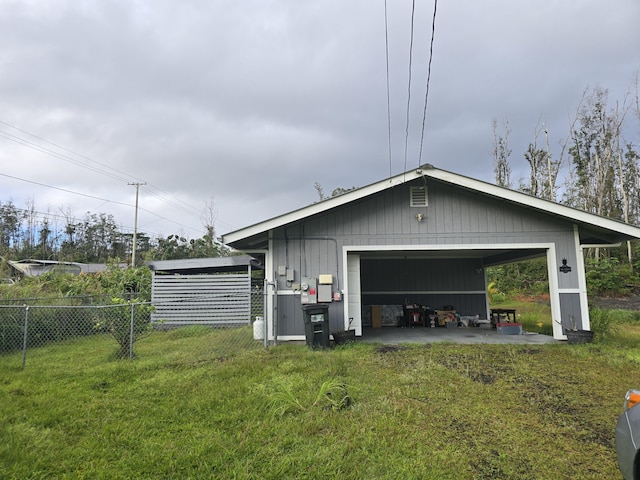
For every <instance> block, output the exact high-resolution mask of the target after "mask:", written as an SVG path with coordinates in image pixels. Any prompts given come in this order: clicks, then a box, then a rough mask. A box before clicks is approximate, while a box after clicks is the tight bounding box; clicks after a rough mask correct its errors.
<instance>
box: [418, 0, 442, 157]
mask: <svg viewBox="0 0 640 480" xmlns="http://www.w3.org/2000/svg"><path fill="white" fill-rule="evenodd" d="M437 10H438V0H433V20H432V21H431V43H430V44H429V66H428V68H427V88H426V92H425V94H424V110H423V112H422V134H421V135H420V154H419V155H418V167H419V166H420V165H421V164H422V145H423V143H424V127H425V124H426V121H427V104H428V102H429V83H430V81H431V60H433V39H434V37H435V35H436V11H437Z"/></svg>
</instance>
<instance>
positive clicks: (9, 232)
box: [0, 200, 23, 256]
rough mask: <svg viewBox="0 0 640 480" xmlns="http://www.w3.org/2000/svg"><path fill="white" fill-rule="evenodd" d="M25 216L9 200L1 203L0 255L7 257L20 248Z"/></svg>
mask: <svg viewBox="0 0 640 480" xmlns="http://www.w3.org/2000/svg"><path fill="white" fill-rule="evenodd" d="M22 220H23V214H21V213H20V211H19V210H18V208H16V206H15V205H14V204H13V201H11V200H9V201H8V202H6V203H4V204H3V203H2V202H0V255H2V256H5V255H7V254H9V253H10V252H15V251H16V250H17V248H18V247H19V243H20V242H19V240H20V230H21V228H20V227H21V223H22Z"/></svg>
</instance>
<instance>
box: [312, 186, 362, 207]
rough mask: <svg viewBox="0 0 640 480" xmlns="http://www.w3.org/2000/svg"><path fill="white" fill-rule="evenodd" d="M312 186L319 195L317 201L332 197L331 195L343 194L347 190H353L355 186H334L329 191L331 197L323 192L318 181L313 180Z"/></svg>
mask: <svg viewBox="0 0 640 480" xmlns="http://www.w3.org/2000/svg"><path fill="white" fill-rule="evenodd" d="M313 188H315V189H316V193H317V194H318V197H319V200H318V201H319V202H321V201H323V200H326V199H327V198H333V197H337V196H339V195H343V194H345V193H347V192H350V191H351V190H355V189H356V187H355V186H352V187H350V188H344V187H336V188H334V189H333V190H332V191H331V197H327V196H325V194H324V189H323V188H322V185H320V184H319V183H318V182H314V184H313Z"/></svg>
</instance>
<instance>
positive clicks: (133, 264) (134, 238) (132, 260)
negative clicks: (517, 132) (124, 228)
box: [129, 182, 147, 267]
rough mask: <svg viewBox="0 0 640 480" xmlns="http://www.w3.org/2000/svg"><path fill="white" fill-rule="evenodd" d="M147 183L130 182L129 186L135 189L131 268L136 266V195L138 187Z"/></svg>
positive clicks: (138, 190)
mask: <svg viewBox="0 0 640 480" xmlns="http://www.w3.org/2000/svg"><path fill="white" fill-rule="evenodd" d="M146 184H147V183H146V182H144V183H140V182H131V183H129V185H135V187H136V213H135V216H134V220H133V245H132V246H131V266H132V267H135V266H136V243H138V241H137V237H138V194H139V193H140V185H146Z"/></svg>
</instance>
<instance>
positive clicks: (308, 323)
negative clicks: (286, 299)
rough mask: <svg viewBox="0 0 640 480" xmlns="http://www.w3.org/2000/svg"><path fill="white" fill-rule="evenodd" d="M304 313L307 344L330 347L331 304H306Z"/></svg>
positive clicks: (312, 346) (303, 308) (303, 307)
mask: <svg viewBox="0 0 640 480" xmlns="http://www.w3.org/2000/svg"><path fill="white" fill-rule="evenodd" d="M302 313H303V315H304V333H305V337H306V339H307V346H308V347H311V348H319V347H320V348H329V305H328V304H326V303H314V304H304V305H302Z"/></svg>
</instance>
